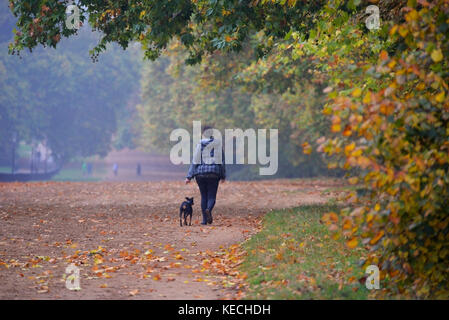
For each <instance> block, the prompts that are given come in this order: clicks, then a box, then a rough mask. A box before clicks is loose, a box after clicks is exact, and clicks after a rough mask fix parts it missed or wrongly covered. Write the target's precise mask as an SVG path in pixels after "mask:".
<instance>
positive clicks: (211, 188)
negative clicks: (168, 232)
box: [185, 126, 226, 225]
mask: <svg viewBox="0 0 449 320" xmlns="http://www.w3.org/2000/svg"><path fill="white" fill-rule="evenodd" d="M209 129H211V127H209V126H206V127H204V129H203V135H204V133H205V132H206V131H207V130H209ZM208 145H209V147H212V148H211V150H210V153H209V154H206V155H204V154H203V150H204V148H205V147H206V146H208ZM217 148H220V149H221V152H222V157H221V162H220V163H218V162H217V160H219V158H218V157H217V158H216V157H215V152H216V149H217ZM193 160H194V161H192V164H191V165H190V168H189V172H188V173H187V177H186V180H185V183H186V184H188V183H190V180H192V179H193V178H195V180H196V183H197V184H198V187H199V189H200V193H201V211H202V213H203V222H201V224H203V225H205V224H212V221H213V219H212V210H213V208H214V206H215V200H216V197H217V191H218V184H219V182H220V180H222V181H223V182H224V181H225V179H226V167H225V161H224V152H223V148H222V144H221V141H220V140H218V139H214V137H213V136H212V135H209V137H208V138H207V139H202V140H201V141H200V143H198V145H197V146H196V150H195V154H194V155H193Z"/></svg>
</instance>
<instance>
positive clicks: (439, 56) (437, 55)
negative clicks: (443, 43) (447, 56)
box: [430, 49, 443, 62]
mask: <svg viewBox="0 0 449 320" xmlns="http://www.w3.org/2000/svg"><path fill="white" fill-rule="evenodd" d="M430 57H431V58H432V60H433V61H435V62H440V61H441V60H443V53H442V52H441V49H435V50H433V51H432V54H431V55H430Z"/></svg>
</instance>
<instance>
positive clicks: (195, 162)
mask: <svg viewBox="0 0 449 320" xmlns="http://www.w3.org/2000/svg"><path fill="white" fill-rule="evenodd" d="M206 146H209V148H210V152H209V153H207V150H206V153H207V154H203V151H204V149H205V148H206ZM217 150H221V163H220V159H219V158H220V157H219V154H218V153H216V152H219V151H217ZM210 174H215V175H217V176H218V177H219V178H220V179H226V166H225V157H224V152H223V148H222V145H221V141H220V140H216V139H214V138H213V137H211V138H210V139H202V140H201V142H200V143H198V145H197V146H196V149H195V152H194V154H193V159H192V163H191V164H190V167H189V172H188V173H187V179H189V180H190V179H192V178H193V177H196V176H201V175H210Z"/></svg>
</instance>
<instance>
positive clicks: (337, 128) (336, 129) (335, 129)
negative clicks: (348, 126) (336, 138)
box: [331, 123, 341, 132]
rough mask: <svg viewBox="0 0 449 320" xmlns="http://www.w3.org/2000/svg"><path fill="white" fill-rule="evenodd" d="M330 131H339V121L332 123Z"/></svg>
mask: <svg viewBox="0 0 449 320" xmlns="http://www.w3.org/2000/svg"><path fill="white" fill-rule="evenodd" d="M331 131H332V132H339V131H341V126H340V124H339V123H336V124H333V125H332V127H331Z"/></svg>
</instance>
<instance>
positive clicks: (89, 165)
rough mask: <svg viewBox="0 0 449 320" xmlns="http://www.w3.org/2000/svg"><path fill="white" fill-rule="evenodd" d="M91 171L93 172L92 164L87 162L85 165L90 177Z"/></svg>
mask: <svg viewBox="0 0 449 320" xmlns="http://www.w3.org/2000/svg"><path fill="white" fill-rule="evenodd" d="M92 171H93V165H92V162H88V163H87V175H88V176H91V175H92Z"/></svg>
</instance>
